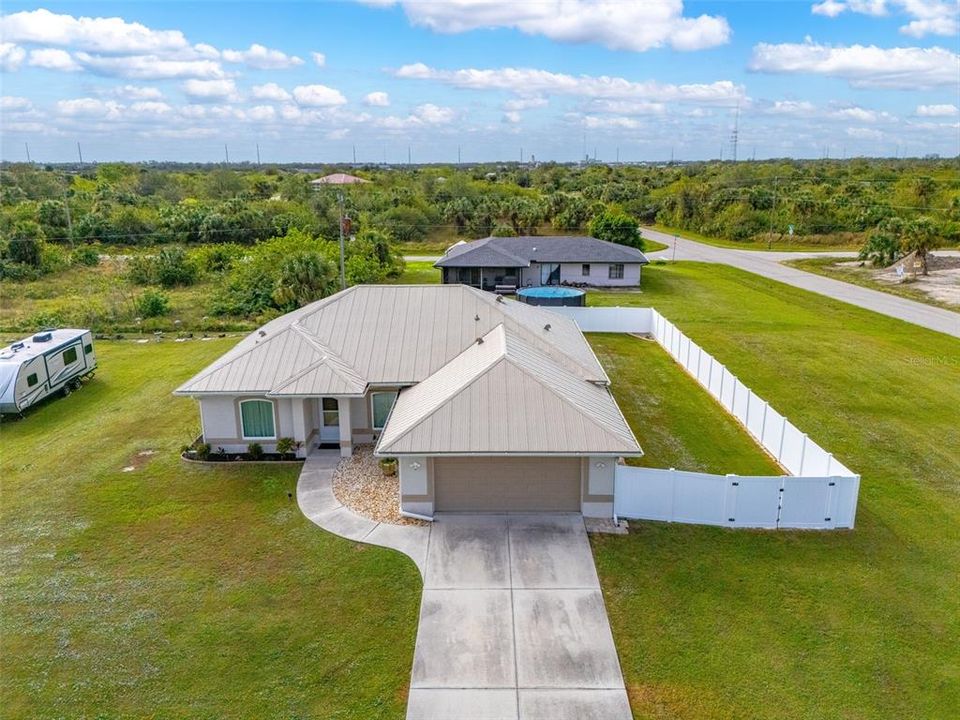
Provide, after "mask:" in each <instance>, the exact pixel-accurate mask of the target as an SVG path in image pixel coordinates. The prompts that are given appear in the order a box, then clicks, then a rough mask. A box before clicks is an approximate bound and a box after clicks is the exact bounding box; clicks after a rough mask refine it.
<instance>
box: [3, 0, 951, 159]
mask: <svg viewBox="0 0 960 720" xmlns="http://www.w3.org/2000/svg"><path fill="white" fill-rule="evenodd" d="M958 51H960V1H958V0H822V1H820V2H814V1H812V0H790V1H780V0H755V1H752V2H751V1H745V0H740V1H736V2H683V1H682V0H643V1H642V2H641V1H640V0H446V1H445V0H356V1H353V2H351V1H348V0H344V1H343V2H325V1H323V0H315V1H313V2H307V1H303V2H269V3H261V2H199V3H198V2H181V1H179V0H168V1H167V2H162V3H152V2H136V1H133V2H131V1H127V2H114V3H109V2H66V3H63V2H61V3H43V4H34V3H22V2H15V1H11V0H7V1H6V2H4V4H3V9H2V14H0V95H2V100H0V157H2V159H3V160H9V161H22V160H26V159H27V152H28V149H29V154H30V158H31V159H32V160H33V161H34V162H58V161H73V160H76V159H77V156H78V151H77V144H78V143H79V144H80V148H81V150H82V153H83V159H84V160H85V161H99V162H106V161H115V160H123V161H141V160H167V161H199V162H220V161H223V160H224V159H225V155H226V153H229V159H230V161H232V162H242V161H251V162H255V161H256V159H257V148H258V146H259V152H260V159H261V160H262V161H263V162H265V163H266V162H304V163H307V162H310V163H318V162H350V161H352V160H353V159H354V157H355V158H356V160H357V161H358V162H384V161H386V162H391V163H400V162H407V160H408V158H409V159H410V160H412V161H413V162H415V163H425V162H456V161H457V160H458V157H459V159H460V160H462V161H463V162H477V161H490V160H520V159H521V158H522V159H524V160H530V158H531V157H535V158H536V159H537V160H542V161H547V160H555V161H561V162H569V161H577V160H581V159H583V157H584V155H585V154H586V155H589V156H591V157H595V158H596V159H598V160H600V161H607V162H610V161H615V160H618V159H619V160H621V161H625V162H626V161H640V160H652V161H661V160H667V159H669V158H671V157H673V158H674V159H676V160H701V159H715V158H719V157H723V158H724V159H732V158H733V156H734V152H735V151H736V156H737V158H738V159H741V160H744V159H749V158H757V159H763V158H768V157H798V158H818V157H825V156H826V157H834V158H839V157H853V156H860V155H866V156H884V157H891V156H901V157H903V156H923V155H927V154H934V153H936V154H939V155H941V156H950V157H953V156H957V155H958V154H960V109H958V107H960V54H958ZM735 131H736V133H737V142H736V143H734V142H733V136H734V132H735ZM225 146H226V149H225Z"/></svg>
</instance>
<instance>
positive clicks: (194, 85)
mask: <svg viewBox="0 0 960 720" xmlns="http://www.w3.org/2000/svg"><path fill="white" fill-rule="evenodd" d="M183 92H184V93H186V94H187V95H189V96H190V97H192V98H195V99H203V100H236V99H238V95H237V86H236V83H234V82H233V80H187V81H186V82H185V83H183Z"/></svg>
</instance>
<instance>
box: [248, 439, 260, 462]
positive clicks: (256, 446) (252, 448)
mask: <svg viewBox="0 0 960 720" xmlns="http://www.w3.org/2000/svg"><path fill="white" fill-rule="evenodd" d="M247 455H249V456H250V459H251V460H260V459H262V458H263V445H261V444H260V443H257V442H253V443H250V444H249V445H247Z"/></svg>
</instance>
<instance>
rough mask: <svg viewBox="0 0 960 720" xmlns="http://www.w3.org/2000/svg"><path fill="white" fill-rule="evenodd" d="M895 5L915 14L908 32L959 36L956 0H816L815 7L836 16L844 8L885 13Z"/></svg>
mask: <svg viewBox="0 0 960 720" xmlns="http://www.w3.org/2000/svg"><path fill="white" fill-rule="evenodd" d="M891 9H893V10H895V11H897V12H901V13H903V14H905V15H907V16H908V17H910V18H912V19H911V20H910V22H908V23H907V24H906V25H902V26H901V27H900V32H901V33H903V34H904V35H909V36H910V37H915V38H922V37H925V36H926V35H945V36H947V37H956V35H957V33H958V32H960V4H958V3H957V2H956V0H824V2H819V3H816V4H815V5H814V6H813V8H812V11H813V13H814V14H815V15H826V16H827V17H832V18H833V17H837V16H838V15H840V14H842V13H844V12H851V13H858V14H861V15H872V16H874V17H883V16H885V15H888V14H889V13H890V11H891Z"/></svg>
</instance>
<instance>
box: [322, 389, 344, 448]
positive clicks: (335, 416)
mask: <svg viewBox="0 0 960 720" xmlns="http://www.w3.org/2000/svg"><path fill="white" fill-rule="evenodd" d="M339 440H340V404H339V403H338V402H337V399H336V398H330V397H325V398H321V399H320V441H321V442H339Z"/></svg>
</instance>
